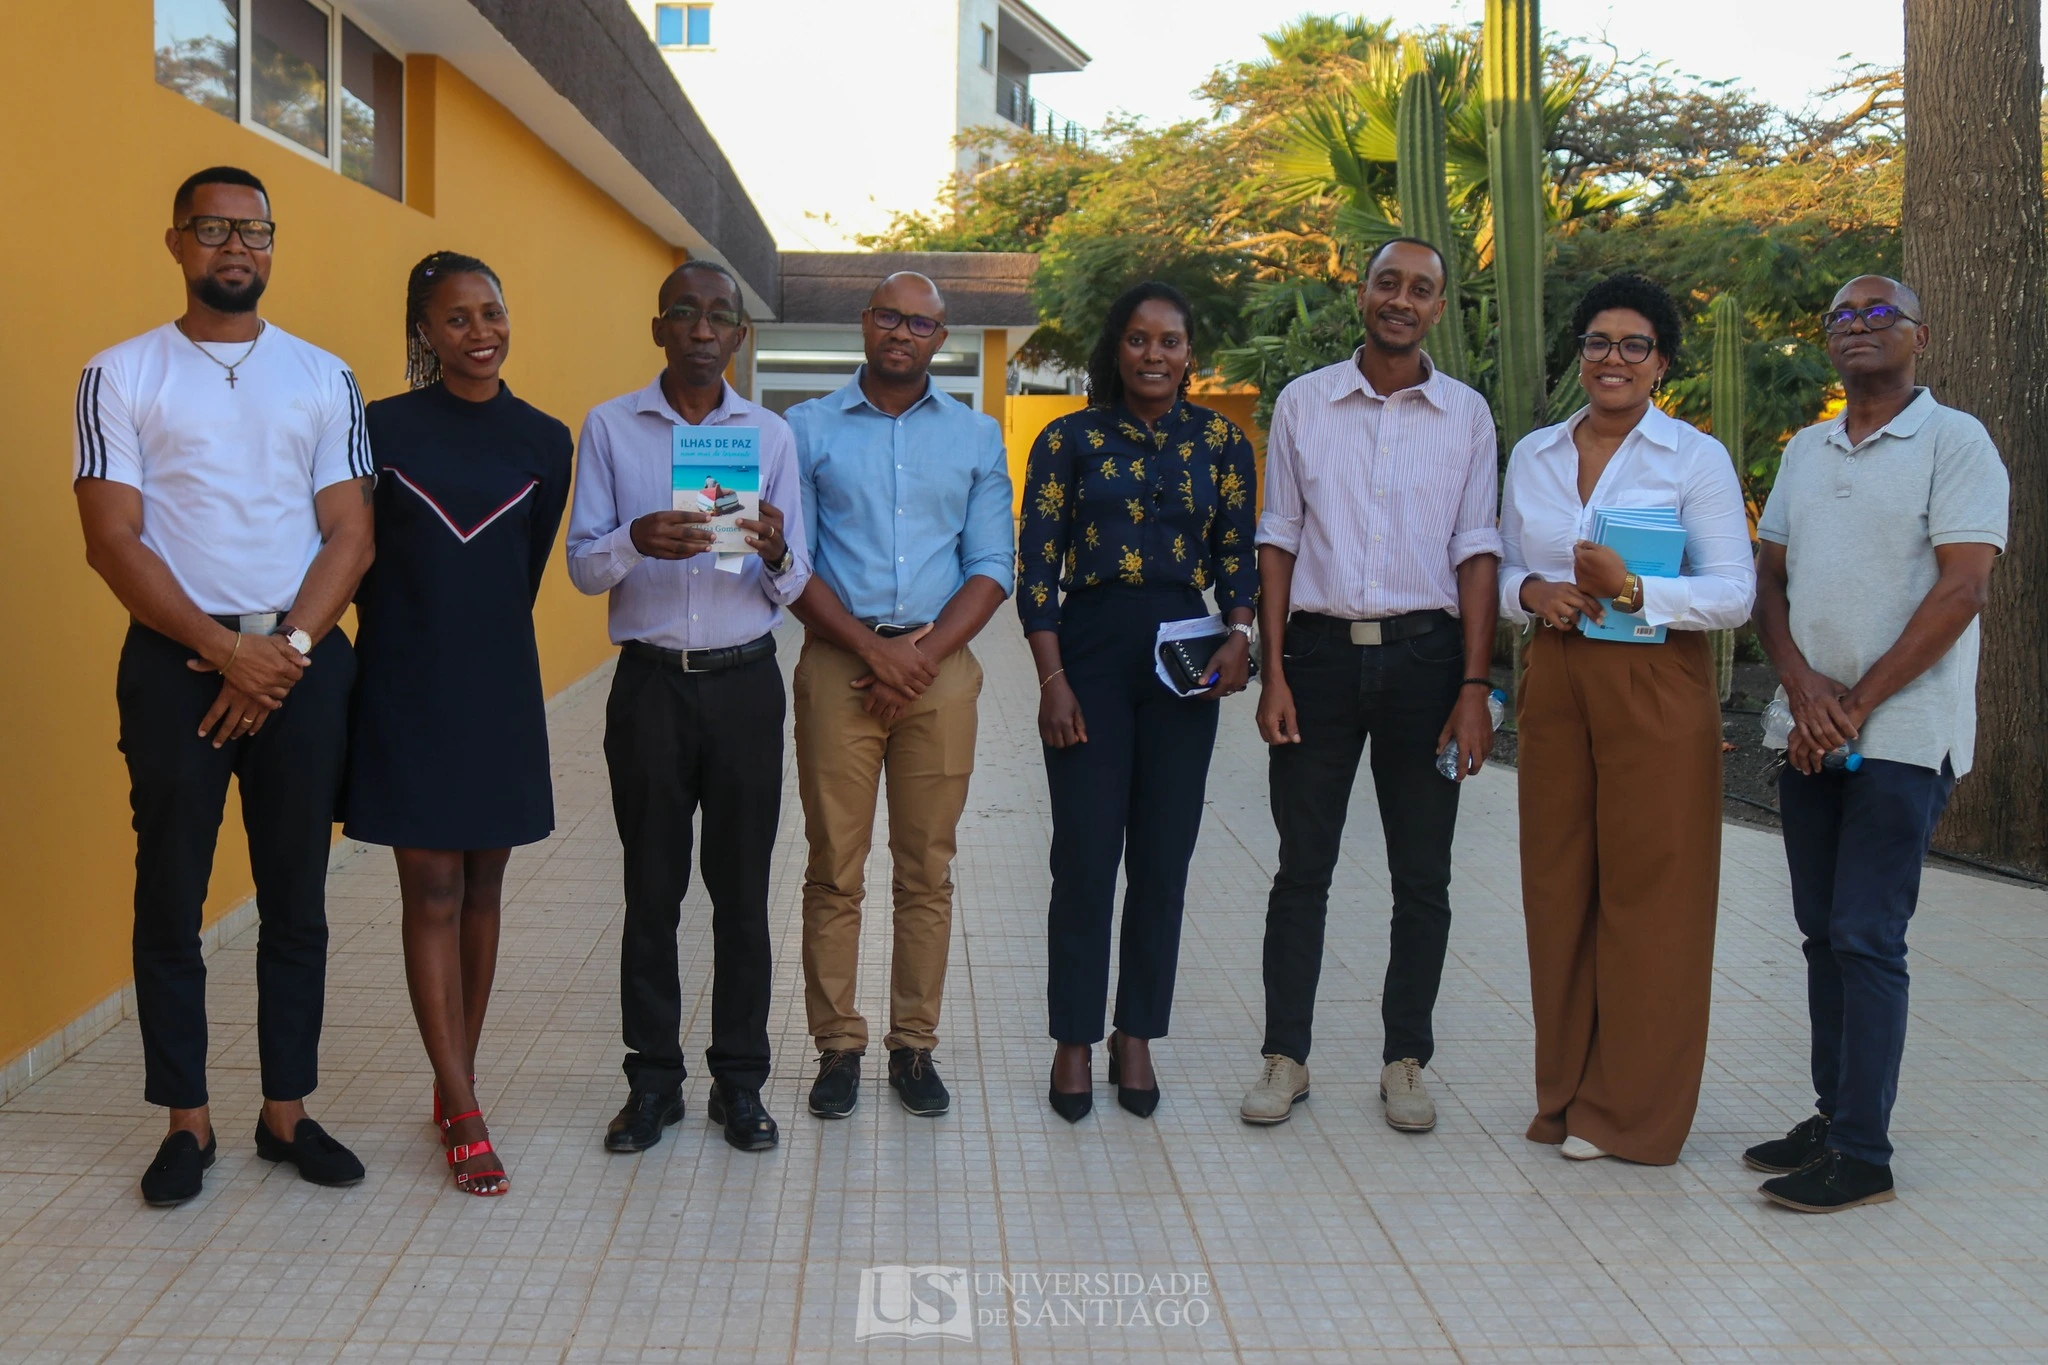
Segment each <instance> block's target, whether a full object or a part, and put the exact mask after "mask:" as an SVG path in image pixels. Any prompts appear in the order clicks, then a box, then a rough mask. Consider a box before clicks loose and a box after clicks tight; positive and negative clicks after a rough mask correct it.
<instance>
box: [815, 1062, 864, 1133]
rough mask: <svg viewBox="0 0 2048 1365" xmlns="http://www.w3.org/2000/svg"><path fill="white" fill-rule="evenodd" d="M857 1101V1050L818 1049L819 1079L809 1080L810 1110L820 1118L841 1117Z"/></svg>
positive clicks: (849, 1111)
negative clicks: (819, 1051) (832, 1050)
mask: <svg viewBox="0 0 2048 1365" xmlns="http://www.w3.org/2000/svg"><path fill="white" fill-rule="evenodd" d="M859 1102H860V1054H859V1053H858V1052H829V1051H828V1052H821V1053H819V1054H818V1079H817V1080H815V1081H812V1082H811V1112H812V1113H813V1114H816V1115H817V1116H818V1117H819V1118H821V1119H843V1118H845V1117H846V1116H847V1115H848V1114H851V1113H852V1112H853V1106H854V1105H856V1104H858V1103H859Z"/></svg>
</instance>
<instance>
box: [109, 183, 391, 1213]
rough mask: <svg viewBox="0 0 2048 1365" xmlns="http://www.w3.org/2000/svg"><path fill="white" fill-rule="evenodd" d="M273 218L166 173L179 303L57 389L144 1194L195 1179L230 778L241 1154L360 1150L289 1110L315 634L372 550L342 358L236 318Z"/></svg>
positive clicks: (309, 795) (324, 1166) (326, 706)
mask: <svg viewBox="0 0 2048 1365" xmlns="http://www.w3.org/2000/svg"><path fill="white" fill-rule="evenodd" d="M274 234H275V224H274V223H273V222H272V221H271V217H270V199H269V195H268V194H266V193H265V191H264V189H263V185H262V182H260V181H259V180H257V179H256V177H255V176H253V175H251V174H249V172H247V171H243V170H237V169H235V168H234V167H231V166H216V167H213V168H211V169H209V170H204V171H200V172H198V173H197V174H196V175H193V176H192V177H191V178H190V179H188V180H186V181H185V183H184V184H183V185H182V186H180V187H179V189H178V192H177V195H176V197H175V199H174V201H173V206H172V226H171V228H170V229H169V231H168V232H167V233H166V234H165V237H164V241H165V245H166V246H167V247H168V248H169V250H170V254H171V258H172V259H173V260H175V261H176V262H177V263H178V266H179V268H180V270H181V271H182V272H183V274H184V280H185V312H184V315H183V316H181V317H180V318H178V319H177V320H176V321H175V322H169V323H165V324H164V325H163V326H161V327H157V328H154V329H153V330H151V331H148V332H144V333H143V334H142V335H141V336H138V337H133V338H130V339H129V340H127V341H124V342H121V343H120V344H119V345H117V346H114V347H111V348H110V349H108V350H105V351H102V352H101V353H100V354H99V355H96V356H94V357H93V359H92V361H91V363H90V364H88V365H87V366H86V369H85V374H84V375H83V376H82V377H81V378H80V380H79V384H78V393H77V396H76V404H75V417H76V422H77V442H76V449H75V456H76V460H77V464H76V469H75V474H76V481H75V483H74V484H73V489H74V491H75V492H76V494H77V496H78V513H79V519H80V521H81V522H82V523H83V524H84V528H85V553H86V562H87V563H89V564H91V565H92V567H93V568H94V569H95V570H96V571H97V572H98V573H99V575H100V576H101V577H102V578H104V579H106V581H107V586H108V587H110V588H112V589H113V591H114V596H115V597H117V598H119V599H120V601H121V605H122V606H123V607H125V608H127V610H128V613H129V615H130V617H132V618H133V619H132V623H131V624H130V626H129V628H128V637H127V640H126V641H125V643H124V644H123V645H122V648H121V663H120V673H119V678H118V681H117V684H116V697H117V700H118V704H119V709H120V719H121V752H122V754H123V755H124V756H125V757H126V759H127V761H128V777H129V785H130V790H129V804H130V805H131V806H132V807H133V809H134V812H135V819H134V824H135V835H136V855H135V999H136V1013H137V1015H138V1017H139V1019H140V1022H141V1025H142V1051H143V1065H144V1070H145V1075H146V1082H145V1087H144V1092H143V1093H144V1097H145V1098H146V1099H147V1100H148V1101H149V1102H150V1103H152V1104H159V1105H163V1106H164V1107H166V1108H168V1109H169V1110H170V1129H171V1131H170V1135H169V1136H168V1137H167V1138H166V1139H165V1140H164V1143H163V1146H162V1147H161V1148H160V1149H159V1150H158V1152H157V1157H156V1160H155V1161H154V1162H153V1163H152V1164H151V1165H150V1168H149V1170H148V1171H147V1172H146V1173H145V1174H144V1176H143V1178H142V1193H143V1197H144V1198H145V1199H146V1200H147V1201H148V1202H149V1203H151V1204H155V1205H171V1204H178V1203H182V1202H184V1201H185V1200H187V1199H190V1198H191V1197H192V1196H194V1195H196V1194H198V1193H199V1190H200V1186H201V1181H202V1172H204V1170H205V1169H206V1167H208V1166H210V1165H212V1164H213V1159H214V1151H215V1147H216V1144H215V1141H214V1136H213V1124H212V1120H211V1117H210V1115H209V1113H208V1108H207V1098H208V1097H207V1090H206V965H205V963H204V961H203V960H202V958H201V956H200V948H199V929H200V915H201V910H202V908H203V906H204V903H205V900H206V886H207V880H208V878H209V876H210V875H211V874H212V871H213V849H214V840H215V836H216V834H217V833H218V831H219V828H220V822H221V816H222V811H223V808H224V806H225V803H226V801H227V789H228V779H229V777H230V776H233V777H234V778H235V780H236V781H237V782H238V783H239V784H240V787H241V794H242V822H243V826H244V828H245V829H246V831H247V833H248V838H249V862H250V869H251V871H252V872H253V873H254V874H255V879H256V905H257V913H258V916H259V918H260V920H261V929H260V931H259V934H258V939H257V946H256V987H257V994H258V1002H257V1013H256V1035H257V1052H258V1056H259V1058H260V1060H261V1065H262V1080H263V1096H264V1099H263V1114H262V1117H261V1119H260V1120H259V1121H258V1122H257V1125H256V1150H257V1154H258V1155H260V1156H263V1157H265V1158H267V1159H268V1160H271V1161H289V1162H291V1163H292V1164H294V1165H295V1166H297V1167H298V1169H299V1173H300V1174H301V1175H302V1176H303V1177H305V1178H306V1179H307V1180H310V1181H313V1182H314V1183H316V1184H323V1185H346V1184H352V1183H354V1182H355V1181H357V1180H360V1179H362V1176H363V1167H362V1163H360V1162H359V1161H357V1160H356V1158H355V1157H354V1155H353V1154H351V1153H350V1152H349V1151H348V1149H347V1148H345V1147H343V1146H342V1145H341V1144H340V1143H338V1142H336V1141H335V1140H334V1139H333V1138H331V1137H329V1136H328V1135H327V1134H326V1133H325V1132H324V1131H323V1130H322V1129H321V1128H320V1125H319V1124H317V1123H315V1122H313V1120H311V1119H310V1118H308V1117H306V1108H305V1104H304V1099H305V1097H306V1096H307V1095H308V1094H310V1093H311V1092H312V1090H313V1088H314V1085H315V1084H316V1082H317V1079H318V1076H317V1065H318V1051H319V1041H320V1018H321V1007H322V1002H323V998H324V994H325V980H326V967H327V909H326V882H327V852H328V845H329V843H330V840H331V838H332V833H333V831H332V823H333V819H334V809H335V800H336V796H337V793H338V790H339V786H340V779H341V768H342V756H343V753H344V751H345V745H346V739H347V723H348V698H349V689H350V687H351V685H352V683H353V682H354V679H355V656H354V653H353V651H352V650H351V648H350V645H349V641H348V637H347V636H345V635H343V634H341V633H340V632H339V631H337V630H335V629H334V625H335V622H336V621H337V620H338V619H340V616H341V613H342V610H343V609H344V608H345V607H346V606H347V605H348V603H349V600H350V599H351V598H352V597H353V596H354V595H355V589H356V582H357V580H358V579H360V578H361V577H362V575H363V570H365V569H366V568H368V567H369V564H370V555H371V550H372V539H371V525H370V494H371V489H372V487H373V478H372V466H371V463H370V448H369V441H368V438H367V437H366V436H365V434H364V428H363V408H362V397H361V395H360V393H358V391H357V389H356V383H355V378H354V376H353V375H351V374H350V373H349V370H348V367H347V366H346V365H344V364H342V362H341V361H339V360H337V359H336V358H335V357H333V356H331V355H329V354H327V353H326V352H325V351H322V350H319V349H317V348H316V347H313V346H309V345H307V344H306V343H305V342H303V341H300V340H299V339H298V338H297V337H294V336H290V335H287V334H286V333H285V331H284V329H282V328H280V327H276V326H274V325H271V324H268V323H266V322H264V321H263V320H262V319H261V318H260V317H258V316H257V312H256V304H257V300H258V299H260V298H261V297H262V295H263V290H264V286H265V285H266V284H267V283H268V281H269V278H270V261H271V243H272V239H273V236H274Z"/></svg>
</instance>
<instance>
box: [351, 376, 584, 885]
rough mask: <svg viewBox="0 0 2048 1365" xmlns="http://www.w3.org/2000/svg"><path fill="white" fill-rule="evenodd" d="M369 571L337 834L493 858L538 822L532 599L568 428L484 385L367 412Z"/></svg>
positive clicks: (523, 839)
mask: <svg viewBox="0 0 2048 1365" xmlns="http://www.w3.org/2000/svg"><path fill="white" fill-rule="evenodd" d="M366 416H367V420H368V423H369V436H370V451H371V454H372V455H373V457H374V458H375V460H376V464H377V492H376V513H377V557H376V561H375V562H374V563H373V564H372V565H371V566H370V571H369V572H368V573H367V574H365V575H364V576H363V582H362V586H361V587H360V588H359V589H357V591H356V620H357V635H356V651H357V660H358V665H357V668H358V671H357V677H356V695H355V705H354V713H353V725H352V727H351V731H350V738H349V773H348V784H347V796H346V801H345V806H344V812H343V818H344V825H343V830H344V832H345V833H346V834H347V835H348V836H349V837H350V838H352V839H361V840H363V841H364V842H366V843H372V844H389V845H392V846H394V847H398V848H434V849H480V848H510V847H512V846H514V845H517V844H530V843H535V842H537V841H539V840H541V839H545V838H546V837H547V836H548V834H549V833H550V832H551V831H552V830H553V829H554V825H555V799H554V785H553V783H552V781H551V780H550V776H549V771H548V735H547V712H546V707H545V704H544V699H543V698H542V695H541V684H540V654H539V650H538V649H537V647H536V646H535V644H534V638H533V602H534V597H535V595H536V594H538V593H539V591H540V583H541V576H542V574H543V573H544V571H545V570H546V568H547V562H548V558H549V556H550V555H551V554H552V553H553V550H554V544H555V532H556V531H557V530H558V529H559V528H560V527H561V524H562V510H563V508H564V507H565V506H566V504H567V502H568V498H569V469H570V453H571V449H572V444H573V443H572V442H571V440H570V437H569V429H568V428H567V427H565V426H563V425H562V424H561V423H560V422H558V421H556V420H555V419H554V418H552V417H550V416H548V415H547V414H546V413H544V412H542V411H540V410H539V409H538V408H535V407H533V406H532V405H530V404H528V403H526V402H523V401H522V400H520V399H518V398H515V397H513V396H512V391H511V389H509V388H507V387H504V386H502V385H501V386H500V388H499V390H498V394H497V396H496V397H495V398H492V399H490V400H488V401H486V402H482V403H473V402H470V401H468V400H466V399H462V398H458V397H456V396H455V395H454V394H451V393H449V392H448V390H447V389H446V388H444V387H442V386H441V385H440V384H432V385H429V386H428V387H426V388H423V389H415V390H413V391H412V392H410V393H402V394H399V395H397V396H396V397H392V398H385V399H380V400H379V401H377V402H375V403H372V404H370V405H369V407H368V409H367V410H366Z"/></svg>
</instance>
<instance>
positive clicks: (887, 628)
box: [861, 621, 927, 640]
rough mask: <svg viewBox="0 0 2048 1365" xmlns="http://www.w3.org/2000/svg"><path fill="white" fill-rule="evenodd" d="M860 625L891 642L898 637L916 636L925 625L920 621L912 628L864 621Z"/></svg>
mask: <svg viewBox="0 0 2048 1365" xmlns="http://www.w3.org/2000/svg"><path fill="white" fill-rule="evenodd" d="M861 624H863V625H865V626H867V628H868V629H869V630H872V631H873V632H874V633H875V634H877V635H879V636H881V637H882V638H883V639H884V640H893V639H895V638H896V637H897V636H899V635H915V634H917V632H919V631H921V630H923V629H924V628H925V625H926V624H927V623H926V622H923V621H920V622H918V623H917V624H916V625H914V626H891V625H884V624H882V623H880V622H868V621H864V622H862V623H861Z"/></svg>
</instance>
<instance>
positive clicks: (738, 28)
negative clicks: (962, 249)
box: [632, 0, 1088, 251]
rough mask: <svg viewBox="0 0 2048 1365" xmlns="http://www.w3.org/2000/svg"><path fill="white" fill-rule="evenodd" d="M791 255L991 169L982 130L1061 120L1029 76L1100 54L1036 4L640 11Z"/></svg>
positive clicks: (923, 205)
mask: <svg viewBox="0 0 2048 1365" xmlns="http://www.w3.org/2000/svg"><path fill="white" fill-rule="evenodd" d="M632 6H633V10H634V12H635V13H636V14H637V15H638V16H639V17H640V19H641V21H642V22H643V23H644V24H646V26H647V31H648V33H649V35H650V36H651V37H653V39H654V41H655V44H656V46H657V47H659V48H660V50H661V53H662V56H663V57H664V58H666V59H667V62H668V65H669V69H670V70H672V71H673V72H675V76H676V81H677V83H678V84H679V85H681V86H682V88H683V93H684V94H685V95H686V96H688V97H689V100H690V103H691V105H692V106H694V107H695V109H696V110H697V112H698V114H699V115H700V116H701V117H702V118H703V120H704V122H705V124H706V125H707V126H708V127H709V129H710V131H711V134H712V136H713V137H715V138H716V139H717V141H718V145H719V147H720V149H721V150H722V151H723V152H724V153H725V156H726V159H727V160H728V161H730V162H731V164H732V166H733V169H734V170H735V171H736V172H737V173H738V174H739V177H740V179H741V180H742V181H743V182H744V183H745V185H746V187H747V192H748V194H749V196H750V197H751V198H752V199H753V201H754V203H755V205H756V207H758V208H759V210H760V212H761V216H762V217H763V219H765V220H766V222H767V224H768V227H769V230H770V231H771V232H773V233H774V235H775V239H776V244H777V245H778V246H779V247H781V248H782V249H783V250H784V251H845V250H849V249H851V248H852V247H853V246H854V238H855V237H856V236H859V235H861V234H863V233H874V232H880V231H882V230H883V229H885V228H886V227H888V225H889V220H890V216H891V215H892V214H894V213H914V212H922V211H927V210H929V209H931V208H932V207H933V206H934V205H935V204H936V203H937V202H938V200H939V196H940V193H941V192H942V190H943V189H944V187H945V185H946V184H947V183H948V181H949V180H950V179H951V177H952V176H953V175H955V174H956V173H961V172H964V173H967V174H972V173H973V172H974V171H975V170H977V169H980V167H978V166H977V165H976V164H975V158H974V156H973V154H972V153H966V152H962V151H960V150H959V149H958V148H956V147H955V146H954V139H955V138H956V137H957V136H958V135H959V134H960V133H962V132H964V131H966V130H967V129H969V128H976V127H994V128H1005V127H1033V128H1036V129H1038V130H1039V131H1041V132H1043V131H1045V130H1046V129H1047V127H1048V125H1050V126H1051V128H1052V130H1053V131H1054V132H1055V133H1058V134H1063V135H1064V134H1067V133H1069V132H1070V131H1071V130H1069V129H1068V127H1067V126H1066V124H1065V123H1064V121H1063V120H1061V119H1060V118H1059V117H1058V115H1056V114H1054V113H1053V112H1052V111H1050V110H1048V109H1046V108H1044V107H1043V106H1040V105H1038V104H1037V103H1036V102H1035V101H1034V100H1033V99H1032V97H1031V89H1030V83H1031V77H1032V76H1034V75H1040V74H1047V73H1052V72H1063V71H1078V70H1080V69H1081V68H1082V67H1083V66H1085V65H1086V64H1087V62H1088V54H1087V53H1086V52H1084V51H1082V50H1081V49H1080V48H1079V47H1078V46H1076V45H1075V44H1074V43H1073V41H1072V40H1071V39H1069V38H1068V37H1067V36H1066V35H1065V34H1063V33H1061V32H1060V31H1059V30H1058V29H1056V28H1054V27H1053V26H1052V25H1051V24H1050V23H1048V22H1046V20H1045V19H1044V18H1043V17H1042V16H1041V15H1039V14H1038V13H1037V12H1036V11H1035V10H1033V9H1032V8H1031V7H1030V6H1029V5H1028V4H1025V3H1024V2H1023V0H893V3H890V4H888V5H883V4H879V3H874V2H873V0H708V3H694V2H692V3H678V4H670V3H666V0H632Z"/></svg>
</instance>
